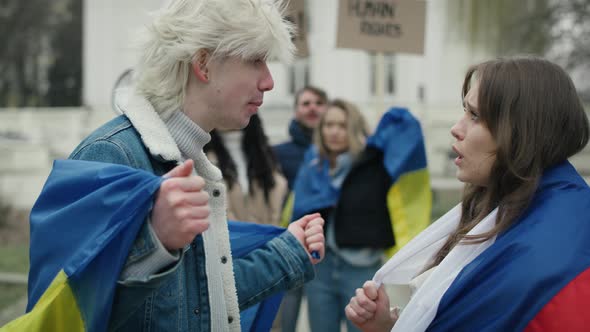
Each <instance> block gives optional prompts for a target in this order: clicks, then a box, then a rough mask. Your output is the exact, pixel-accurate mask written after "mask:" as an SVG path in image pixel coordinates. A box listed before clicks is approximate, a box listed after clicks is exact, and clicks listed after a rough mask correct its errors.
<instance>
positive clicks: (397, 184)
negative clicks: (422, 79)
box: [367, 107, 432, 256]
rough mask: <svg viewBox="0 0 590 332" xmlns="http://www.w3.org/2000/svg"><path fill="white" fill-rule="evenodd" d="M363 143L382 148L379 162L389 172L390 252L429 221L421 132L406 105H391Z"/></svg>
mask: <svg viewBox="0 0 590 332" xmlns="http://www.w3.org/2000/svg"><path fill="white" fill-rule="evenodd" d="M367 145H368V146H372V147H375V148H377V149H379V150H381V151H382V152H383V163H384V166H385V169H386V170H387V173H388V174H389V175H390V176H391V187H390V189H389V191H388V193H387V208H388V210H389V214H390V220H391V223H392V228H393V233H394V238H395V246H394V247H393V248H391V249H389V250H388V256H391V255H393V254H394V253H395V252H396V251H397V250H398V249H399V248H401V247H402V246H404V245H405V244H406V243H408V242H409V241H410V240H411V239H412V238H413V237H414V236H416V235H417V234H418V233H420V232H421V231H422V230H424V229H425V228H426V227H427V226H428V225H429V224H430V218H431V210H432V191H431V187H430V176H429V173H428V168H427V162H426V149H425V147H424V136H423V135H422V128H421V127H420V123H419V122H418V120H417V119H416V118H415V117H414V116H413V115H412V114H411V113H410V112H409V111H408V109H407V108H401V107H393V108H391V109H390V110H389V111H388V112H387V113H385V114H384V115H383V117H382V118H381V120H380V122H379V125H378V126H377V129H376V130H375V133H374V134H373V135H372V136H371V137H369V139H368V140H367Z"/></svg>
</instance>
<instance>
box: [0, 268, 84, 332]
mask: <svg viewBox="0 0 590 332" xmlns="http://www.w3.org/2000/svg"><path fill="white" fill-rule="evenodd" d="M0 331H1V332H9V331H10V332H12V331H15V332H16V331H19V332H20V331H38V332H42V331H43V332H44V331H68V332H72V331H73V332H76V331H84V322H83V321H82V315H81V313H80V310H79V309H78V305H77V303H76V299H75V297H74V294H73V293H72V290H71V288H70V286H69V284H68V276H67V275H66V274H65V272H64V271H63V270H62V271H60V272H59V273H58V275H57V276H56V277H55V279H53V282H51V285H49V288H48V289H47V290H46V291H45V293H43V296H41V298H40V299H39V301H38V302H37V304H36V305H35V307H33V310H31V312H29V313H27V314H25V315H23V316H21V317H19V318H17V319H15V320H13V321H12V322H10V323H8V324H7V325H5V326H3V327H2V328H0Z"/></svg>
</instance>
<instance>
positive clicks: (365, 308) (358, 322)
mask: <svg viewBox="0 0 590 332" xmlns="http://www.w3.org/2000/svg"><path fill="white" fill-rule="evenodd" d="M344 311H345V312H346V317H347V318H348V319H349V320H350V321H351V322H352V323H353V324H354V325H355V326H356V327H358V328H359V329H360V330H361V331H363V332H385V331H390V330H391V329H392V328H393V325H395V322H396V321H397V318H398V316H399V311H398V309H397V308H395V309H394V310H391V311H390V309H389V297H388V296H387V293H385V288H384V286H383V285H381V287H379V288H377V285H376V284H375V282H374V281H371V280H369V281H366V282H365V284H364V285H363V288H357V290H356V295H355V296H354V297H352V298H351V299H350V302H349V303H348V305H347V306H346V308H345V309H344Z"/></svg>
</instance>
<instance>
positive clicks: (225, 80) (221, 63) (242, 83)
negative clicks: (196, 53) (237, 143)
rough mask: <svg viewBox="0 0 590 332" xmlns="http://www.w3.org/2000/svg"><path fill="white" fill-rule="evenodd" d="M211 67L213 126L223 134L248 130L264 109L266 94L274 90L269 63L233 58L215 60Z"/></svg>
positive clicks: (259, 60) (210, 111)
mask: <svg viewBox="0 0 590 332" xmlns="http://www.w3.org/2000/svg"><path fill="white" fill-rule="evenodd" d="M208 67H209V82H210V85H209V90H208V95H207V96H206V98H208V99H209V102H208V103H207V104H208V108H209V109H208V110H207V114H208V115H209V116H210V119H211V121H210V123H211V126H212V127H213V128H215V129H220V130H232V129H242V128H244V127H246V126H247V125H248V123H249V122H250V117H251V116H252V115H254V114H256V113H257V112H258V108H259V107H260V106H261V105H262V102H263V99H264V92H266V91H270V90H272V88H273V87H274V81H273V79H272V75H271V74H270V71H269V69H268V66H267V65H266V61H265V60H262V59H258V60H250V61H246V60H243V59H241V58H238V57H229V58H225V59H219V60H217V59H215V60H211V61H210V63H209V64H208Z"/></svg>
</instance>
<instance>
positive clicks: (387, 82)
mask: <svg viewBox="0 0 590 332" xmlns="http://www.w3.org/2000/svg"><path fill="white" fill-rule="evenodd" d="M377 62H378V61H377V55H376V54H375V53H370V54H369V76H370V77H369V80H370V84H369V87H370V89H371V90H370V93H371V95H373V96H374V95H376V94H377V85H376V84H377V81H376V79H377V77H376V76H377V70H378V68H377V67H378V65H379V64H378V63H377ZM381 70H383V75H382V77H383V80H384V81H383V82H382V83H383V93H384V94H385V95H394V94H395V90H396V89H395V88H396V86H395V55H392V54H384V55H383V67H382V69H381Z"/></svg>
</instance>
